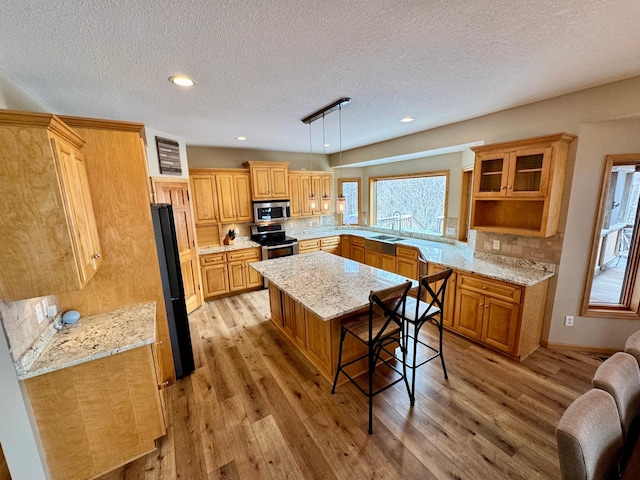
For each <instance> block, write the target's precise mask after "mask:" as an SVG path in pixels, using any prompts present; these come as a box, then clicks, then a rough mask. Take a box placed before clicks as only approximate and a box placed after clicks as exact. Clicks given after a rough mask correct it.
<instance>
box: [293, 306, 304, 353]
mask: <svg viewBox="0 0 640 480" xmlns="http://www.w3.org/2000/svg"><path fill="white" fill-rule="evenodd" d="M295 313H296V315H295V317H294V324H293V341H294V342H296V343H297V344H298V345H300V346H301V347H302V348H307V315H306V313H305V309H304V307H303V306H302V305H300V303H299V302H295Z"/></svg>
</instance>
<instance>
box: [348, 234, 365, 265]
mask: <svg viewBox="0 0 640 480" xmlns="http://www.w3.org/2000/svg"><path fill="white" fill-rule="evenodd" d="M349 258H350V259H351V260H355V261H356V262H359V263H364V238H362V237H351V239H350V241H349Z"/></svg>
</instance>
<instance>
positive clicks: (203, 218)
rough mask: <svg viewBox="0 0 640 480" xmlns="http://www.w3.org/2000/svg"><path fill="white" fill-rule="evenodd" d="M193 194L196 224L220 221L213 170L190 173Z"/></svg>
mask: <svg viewBox="0 0 640 480" xmlns="http://www.w3.org/2000/svg"><path fill="white" fill-rule="evenodd" d="M189 177H190V180H191V192H192V195H193V213H194V215H193V216H194V220H195V223H196V225H209V224H215V223H218V221H219V218H218V194H217V191H216V179H215V175H214V174H213V173H211V172H206V173H205V172H202V173H195V172H194V171H191V172H190V174H189Z"/></svg>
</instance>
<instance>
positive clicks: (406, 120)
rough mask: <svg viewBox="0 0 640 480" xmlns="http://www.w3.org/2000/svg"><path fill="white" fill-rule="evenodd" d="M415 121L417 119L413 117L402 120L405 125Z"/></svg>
mask: <svg viewBox="0 0 640 480" xmlns="http://www.w3.org/2000/svg"><path fill="white" fill-rule="evenodd" d="M414 120H415V118H413V117H404V118H403V119H402V120H400V121H401V122H403V123H409V122H413V121H414Z"/></svg>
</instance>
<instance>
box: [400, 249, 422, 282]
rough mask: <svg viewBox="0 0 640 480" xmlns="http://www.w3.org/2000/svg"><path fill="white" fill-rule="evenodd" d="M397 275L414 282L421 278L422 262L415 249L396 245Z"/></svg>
mask: <svg viewBox="0 0 640 480" xmlns="http://www.w3.org/2000/svg"><path fill="white" fill-rule="evenodd" d="M396 273H397V274H398V275H402V276H403V277H408V278H412V279H414V280H417V279H418V278H419V277H420V260H418V251H417V250H416V249H415V248H411V247H403V246H400V245H396Z"/></svg>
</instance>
